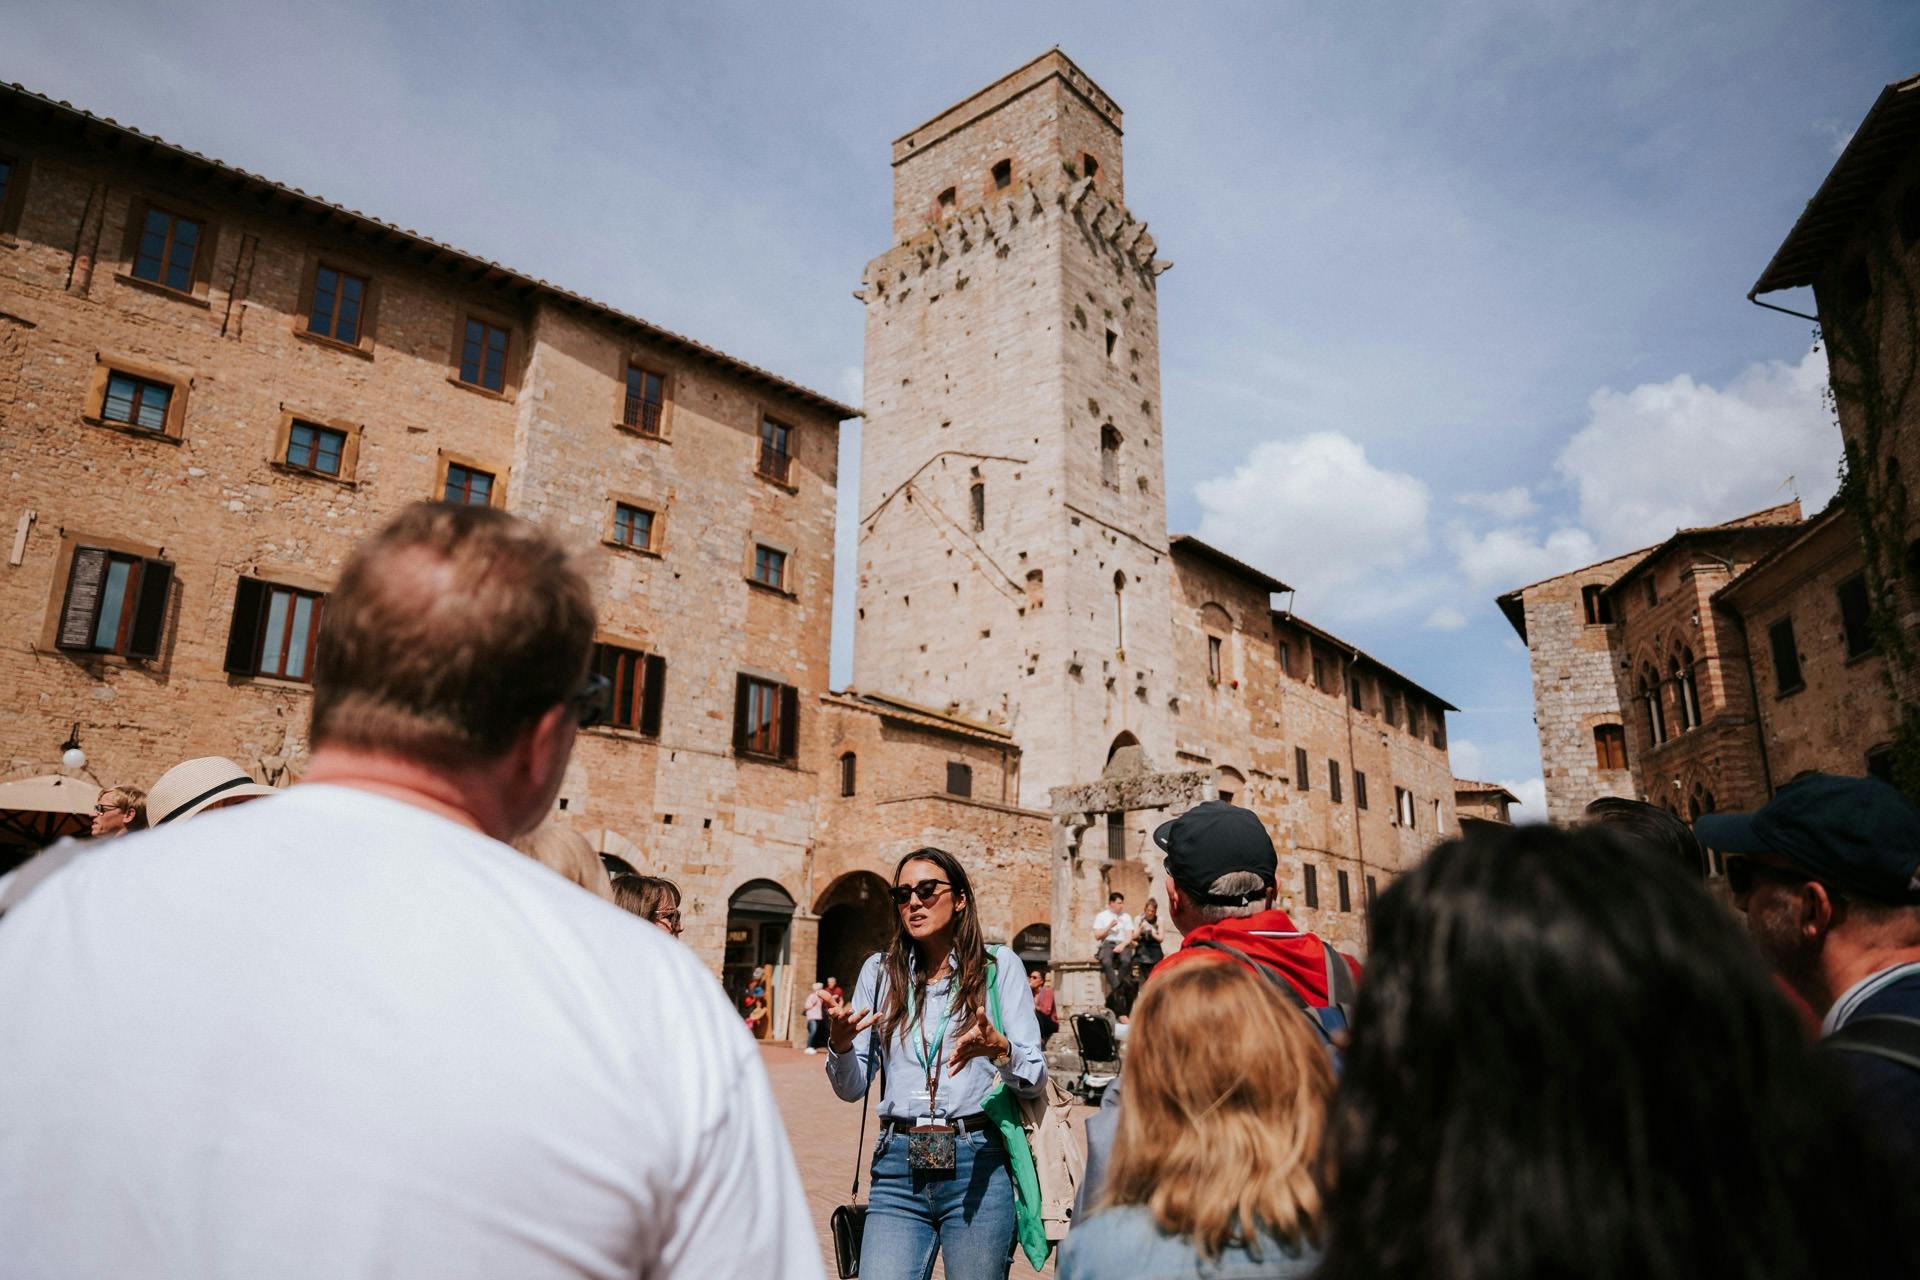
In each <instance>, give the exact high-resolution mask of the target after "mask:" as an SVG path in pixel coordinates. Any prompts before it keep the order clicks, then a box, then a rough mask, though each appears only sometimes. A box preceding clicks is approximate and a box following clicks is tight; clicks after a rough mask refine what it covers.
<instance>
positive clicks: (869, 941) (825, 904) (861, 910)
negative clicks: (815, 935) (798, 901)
mask: <svg viewBox="0 0 1920 1280" xmlns="http://www.w3.org/2000/svg"><path fill="white" fill-rule="evenodd" d="M814 910H815V911H816V912H817V913H818V914H819V916H820V946H819V952H818V954H819V959H818V961H817V962H816V963H815V965H814V968H815V970H816V972H815V973H813V974H812V975H803V977H805V978H806V982H807V985H808V986H811V985H812V984H813V983H815V982H824V981H826V980H827V979H828V978H838V979H839V980H840V985H841V986H843V987H845V988H846V989H847V991H848V992H849V993H851V992H852V991H853V984H854V981H855V980H856V979H857V978H859V976H860V966H861V965H862V964H863V963H864V962H865V961H866V958H867V957H868V956H870V955H872V954H873V953H874V952H876V951H884V950H885V949H886V946H887V944H888V943H889V942H890V941H892V940H893V928H894V925H893V904H892V903H890V902H889V901H888V900H887V882H886V881H885V880H884V879H882V878H881V877H880V876H878V875H875V874H874V873H873V872H871V871H851V872H848V873H847V874H846V875H843V876H841V877H840V878H839V879H837V880H835V881H834V882H833V883H832V884H830V885H828V886H827V891H826V892H825V893H823V894H821V895H820V900H819V901H818V902H816V903H815V904H814Z"/></svg>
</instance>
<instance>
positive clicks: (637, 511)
mask: <svg viewBox="0 0 1920 1280" xmlns="http://www.w3.org/2000/svg"><path fill="white" fill-rule="evenodd" d="M613 540H614V541H615V542H617V543H619V544H620V545H621V546H623V547H633V548H634V549H636V550H639V551H651V550H653V512H651V511H649V510H647V509H646V508H645V507H636V506H633V505H632V504H631V503H626V502H616V503H614V504H613Z"/></svg>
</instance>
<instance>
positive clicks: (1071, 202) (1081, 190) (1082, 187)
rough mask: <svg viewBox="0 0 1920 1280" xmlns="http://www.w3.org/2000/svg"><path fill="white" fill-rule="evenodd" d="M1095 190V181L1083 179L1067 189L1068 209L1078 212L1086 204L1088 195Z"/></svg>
mask: <svg viewBox="0 0 1920 1280" xmlns="http://www.w3.org/2000/svg"><path fill="white" fill-rule="evenodd" d="M1092 190H1093V179H1092V178H1082V179H1080V181H1078V182H1076V183H1074V184H1073V185H1072V186H1071V187H1068V188H1067V208H1068V209H1069V210H1073V211H1077V210H1078V209H1079V208H1080V206H1081V205H1082V204H1084V203H1085V202H1086V199H1087V195H1088V193H1089V192H1091V191H1092Z"/></svg>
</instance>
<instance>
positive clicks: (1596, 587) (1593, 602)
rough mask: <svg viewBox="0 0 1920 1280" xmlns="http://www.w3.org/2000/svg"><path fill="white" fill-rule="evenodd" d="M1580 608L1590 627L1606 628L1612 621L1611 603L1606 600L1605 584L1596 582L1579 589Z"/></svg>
mask: <svg viewBox="0 0 1920 1280" xmlns="http://www.w3.org/2000/svg"><path fill="white" fill-rule="evenodd" d="M1580 607H1581V609H1582V610H1583V611H1584V612H1585V614H1586V618H1587V625H1588V626H1590V627H1602V626H1606V625H1607V624H1608V623H1610V622H1612V621H1613V601H1612V600H1610V599H1608V598H1607V588H1606V584H1605V583H1600V582H1596V583H1593V584H1592V585H1591V586H1585V587H1582V588H1580Z"/></svg>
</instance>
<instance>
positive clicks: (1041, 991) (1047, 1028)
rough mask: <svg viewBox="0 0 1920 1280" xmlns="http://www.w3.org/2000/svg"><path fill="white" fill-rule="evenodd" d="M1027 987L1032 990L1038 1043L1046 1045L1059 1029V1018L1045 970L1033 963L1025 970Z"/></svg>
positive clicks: (1042, 1045)
mask: <svg viewBox="0 0 1920 1280" xmlns="http://www.w3.org/2000/svg"><path fill="white" fill-rule="evenodd" d="M1027 987H1028V989H1029V990H1031V991H1032V992H1033V1016H1034V1019H1035V1020H1036V1021H1037V1022H1039V1024H1040V1045H1041V1047H1042V1048H1045V1047H1046V1043H1047V1041H1049V1040H1051V1039H1053V1033H1054V1032H1056V1031H1058V1030H1059V1029H1060V1018H1059V1016H1058V1013H1057V1011H1056V1009H1055V1007H1054V1003H1053V988H1052V987H1050V986H1048V985H1047V971H1046V970H1045V969H1044V968H1042V967H1040V966H1039V965H1035V966H1034V967H1033V968H1031V969H1029V970H1027Z"/></svg>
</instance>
